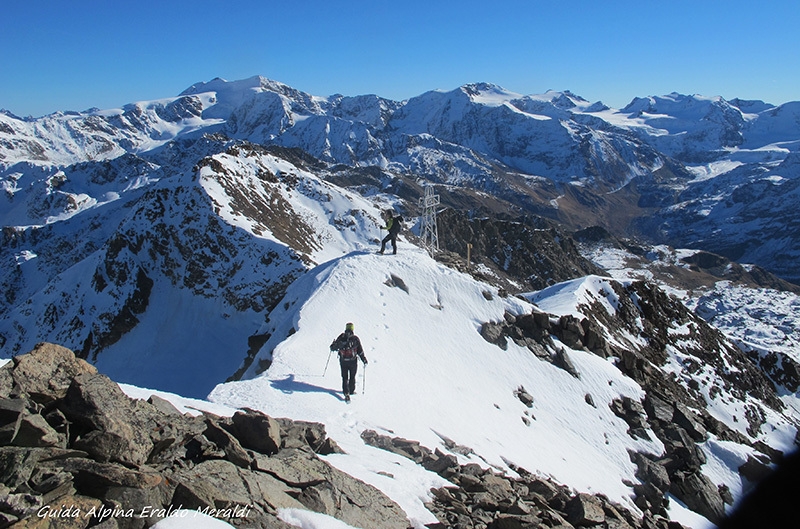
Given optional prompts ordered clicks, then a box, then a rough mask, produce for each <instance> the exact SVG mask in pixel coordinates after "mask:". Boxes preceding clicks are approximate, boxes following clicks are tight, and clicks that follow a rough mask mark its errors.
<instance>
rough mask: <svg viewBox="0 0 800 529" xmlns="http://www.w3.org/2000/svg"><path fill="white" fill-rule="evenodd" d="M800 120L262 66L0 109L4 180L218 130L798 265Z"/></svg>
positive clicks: (689, 101)
mask: <svg viewBox="0 0 800 529" xmlns="http://www.w3.org/2000/svg"><path fill="white" fill-rule="evenodd" d="M798 123H800V103H786V104H784V105H781V106H779V107H775V106H772V105H769V104H766V103H763V102H760V101H742V100H732V101H726V100H724V99H722V98H720V97H713V98H709V97H702V96H684V95H680V94H670V95H667V96H662V97H645V98H636V99H634V100H633V101H632V102H631V103H630V104H629V105H628V106H626V107H625V108H623V109H620V110H615V109H609V108H608V107H606V106H605V105H603V104H602V103H599V102H597V103H593V104H590V103H589V102H588V101H586V100H584V99H583V98H581V97H579V96H576V95H575V94H572V93H570V92H547V93H546V94H543V95H529V96H523V95H520V94H516V93H513V92H510V91H508V90H505V89H503V88H501V87H498V86H496V85H491V84H486V83H483V84H472V85H465V86H462V87H460V88H458V89H455V90H452V91H449V92H441V91H432V92H428V93H425V94H422V95H420V96H417V97H414V98H411V99H409V100H407V101H403V102H396V101H390V100H387V99H384V98H380V97H378V96H374V95H370V96H357V97H345V96H341V95H334V96H329V97H318V96H312V95H310V94H306V93H303V92H301V91H299V90H296V89H294V88H291V87H289V86H286V85H283V84H281V83H278V82H275V81H271V80H268V79H264V78H262V77H253V78H250V79H245V80H241V81H233V82H228V81H224V80H221V79H215V80H213V81H210V82H207V83H198V84H195V85H193V86H192V87H190V88H189V89H187V90H186V91H184V92H183V93H182V94H180V95H179V96H178V97H173V98H168V99H163V100H158V101H149V102H140V103H135V104H130V105H127V106H125V107H123V108H121V109H112V110H103V111H101V110H92V111H87V112H83V113H63V112H62V113H56V114H52V115H50V116H45V117H42V118H38V119H32V118H28V119H19V118H16V117H15V116H13V115H11V114H9V113H5V114H0V163H1V164H2V168H3V173H2V174H3V187H4V189H5V191H6V193H7V194H17V193H19V192H20V190H21V189H25V188H26V186H27V184H26V182H27V181H29V180H31V179H35V180H37V181H38V180H41V179H42V178H43V175H41V174H38V176H37V172H38V171H39V169H36V168H34V167H31V165H34V166H35V167H39V168H41V167H48V168H51V169H49V170H48V171H47V172H48V173H49V175H48V176H52V175H53V174H54V173H55V172H56V171H55V169H52V168H54V167H56V166H58V167H64V166H67V165H70V164H72V163H76V162H79V161H85V160H87V159H91V160H109V159H114V158H117V157H118V156H120V155H121V154H123V153H130V154H141V153H144V152H150V151H152V150H153V149H154V148H156V147H158V146H163V145H165V144H167V143H168V142H169V141H171V140H173V139H175V138H179V137H184V136H186V135H189V136H191V135H196V134H198V132H200V131H202V132H213V131H221V132H223V133H225V134H226V135H227V136H228V137H231V138H237V139H243V140H248V141H251V142H254V143H269V144H277V145H282V146H286V147H299V148H301V149H303V150H304V151H306V152H308V153H310V154H312V155H313V156H315V157H317V158H319V159H321V160H323V161H325V162H328V163H340V164H347V165H359V166H376V167H380V168H382V169H384V170H388V171H392V172H395V173H403V174H413V175H414V176H415V177H417V178H423V179H426V180H430V181H433V182H442V183H447V184H451V185H459V186H466V187H470V188H473V189H477V190H481V191H488V192H491V193H492V194H494V195H498V196H502V197H503V198H505V199H508V200H509V201H510V202H511V203H512V204H513V205H514V206H515V207H519V208H521V209H522V210H523V211H529V212H534V213H537V214H541V215H545V216H548V217H550V218H554V219H557V220H559V221H560V222H563V223H567V224H568V225H570V226H571V227H572V228H579V227H586V226H588V225H595V224H596V225H602V226H604V227H606V228H607V229H610V230H611V231H612V232H614V233H616V234H617V235H627V236H631V235H635V236H640V237H646V238H648V239H649V240H650V241H652V242H655V243H668V244H671V245H673V246H677V247H692V248H703V249H706V250H710V251H714V252H716V253H720V254H723V255H725V256H727V257H729V258H731V259H735V260H743V261H745V262H753V263H755V264H759V265H762V266H764V267H766V268H768V269H769V270H771V271H773V272H775V273H777V274H779V275H781V276H782V277H784V278H787V279H790V280H795V281H797V279H798V276H797V268H796V267H795V266H794V265H793V263H794V262H795V261H796V258H797V252H798V233H797V230H796V227H795V223H793V222H792V219H793V216H792V213H793V211H792V204H793V203H794V202H795V201H794V200H793V197H795V195H796V187H797V181H798V164H797V162H796V158H797V155H798V154H797V153H798V148H799V147H798V146H800V135H798V130H800V129H799V128H798ZM587 206H590V207H588V208H587ZM31 220H33V219H31ZM40 223H41V219H40ZM776 233H780V234H781V235H780V237H777V238H776V237H773V236H772V234H776Z"/></svg>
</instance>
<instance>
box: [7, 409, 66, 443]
mask: <svg viewBox="0 0 800 529" xmlns="http://www.w3.org/2000/svg"><path fill="white" fill-rule="evenodd" d="M66 443H67V441H66V439H64V438H63V437H62V436H59V435H58V433H56V431H55V430H53V429H52V428H51V427H50V425H49V424H47V421H46V420H45V419H44V417H42V416H41V415H39V414H38V413H32V414H31V413H22V414H20V417H19V420H18V422H17V428H16V433H15V435H14V436H13V437H12V439H11V441H10V443H9V444H12V445H15V446H60V447H61V448H66Z"/></svg>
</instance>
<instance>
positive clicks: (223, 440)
mask: <svg viewBox="0 0 800 529" xmlns="http://www.w3.org/2000/svg"><path fill="white" fill-rule="evenodd" d="M203 435H204V436H205V437H206V439H208V440H209V441H211V442H212V443H214V444H216V445H217V446H218V447H219V448H220V449H221V450H222V451H223V452H224V453H225V459H227V460H228V461H230V462H231V463H233V464H235V465H237V466H240V467H242V468H250V463H251V461H252V458H251V457H250V454H248V453H247V451H246V450H245V449H244V448H242V445H241V444H239V441H238V440H237V439H236V438H235V437H234V436H232V435H231V434H229V433H228V432H227V431H226V430H225V429H223V428H222V427H221V426H219V425H218V424H217V423H216V422H215V421H214V420H213V419H211V418H206V429H205V431H203Z"/></svg>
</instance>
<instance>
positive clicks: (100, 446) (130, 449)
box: [60, 373, 152, 465]
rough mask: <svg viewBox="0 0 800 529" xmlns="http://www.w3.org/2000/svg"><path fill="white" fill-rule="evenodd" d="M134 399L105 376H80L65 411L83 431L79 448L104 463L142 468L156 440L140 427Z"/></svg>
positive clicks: (68, 394) (69, 393)
mask: <svg viewBox="0 0 800 529" xmlns="http://www.w3.org/2000/svg"><path fill="white" fill-rule="evenodd" d="M133 408H134V407H133V405H132V402H131V399H130V398H129V397H128V396H127V395H125V393H123V392H122V390H121V389H120V388H119V386H118V385H117V384H116V383H114V382H113V381H112V380H111V379H109V378H108V377H107V376H105V375H101V374H96V373H94V374H93V373H86V374H81V375H78V376H76V377H75V378H74V380H73V381H72V384H70V386H69V389H68V390H67V392H66V394H65V395H64V399H63V401H62V404H61V406H60V409H61V411H62V412H63V413H64V415H65V416H66V417H67V418H68V419H69V420H70V421H73V422H74V423H75V424H76V425H79V426H80V427H82V429H83V432H85V433H81V434H80V435H79V436H78V440H76V441H75V448H78V449H80V450H86V451H87V452H89V453H90V454H91V455H92V456H93V457H95V458H97V459H98V460H100V461H117V462H120V463H123V464H130V465H140V464H142V463H144V462H145V461H146V460H147V456H148V455H149V453H150V450H151V449H152V440H151V439H150V436H149V430H148V429H147V428H146V426H145V425H141V424H136V422H135V421H134V419H136V415H137V414H136V413H135V411H134V409H133Z"/></svg>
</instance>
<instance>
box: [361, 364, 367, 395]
mask: <svg viewBox="0 0 800 529" xmlns="http://www.w3.org/2000/svg"><path fill="white" fill-rule="evenodd" d="M366 389H367V364H364V370H363V371H362V372H361V394H362V395H363V394H364V390H366Z"/></svg>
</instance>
